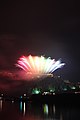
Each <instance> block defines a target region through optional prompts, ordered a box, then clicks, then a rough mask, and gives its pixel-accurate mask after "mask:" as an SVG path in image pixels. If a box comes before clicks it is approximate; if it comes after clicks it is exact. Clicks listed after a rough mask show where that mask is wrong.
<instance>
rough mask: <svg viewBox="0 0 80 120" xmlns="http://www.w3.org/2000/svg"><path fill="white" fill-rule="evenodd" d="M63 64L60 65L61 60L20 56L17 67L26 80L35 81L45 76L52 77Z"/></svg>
mask: <svg viewBox="0 0 80 120" xmlns="http://www.w3.org/2000/svg"><path fill="white" fill-rule="evenodd" d="M64 65H65V63H61V60H60V59H59V60H58V61H55V59H51V58H50V57H48V58H45V57H44V56H32V55H29V56H22V57H21V58H20V59H19V60H18V63H17V64H16V66H17V67H20V68H21V69H22V70H24V71H25V73H26V78H28V77H29V78H31V79H36V78H44V77H47V76H51V77H52V76H53V72H54V71H55V70H57V69H58V68H61V67H62V66H64Z"/></svg>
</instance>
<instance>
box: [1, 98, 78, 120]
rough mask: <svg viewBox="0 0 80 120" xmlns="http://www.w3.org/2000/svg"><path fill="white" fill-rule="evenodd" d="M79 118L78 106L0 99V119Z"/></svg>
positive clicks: (69, 119)
mask: <svg viewBox="0 0 80 120" xmlns="http://www.w3.org/2000/svg"><path fill="white" fill-rule="evenodd" d="M76 119H77V120H80V108H79V107H65V106H58V105H55V104H47V103H45V104H31V103H27V102H25V101H20V102H11V101H2V100H0V120H76Z"/></svg>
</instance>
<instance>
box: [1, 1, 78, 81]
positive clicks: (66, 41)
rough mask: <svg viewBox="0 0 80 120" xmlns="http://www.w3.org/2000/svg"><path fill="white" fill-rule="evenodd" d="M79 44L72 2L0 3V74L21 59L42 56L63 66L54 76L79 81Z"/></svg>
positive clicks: (11, 67) (76, 17) (74, 9)
mask: <svg viewBox="0 0 80 120" xmlns="http://www.w3.org/2000/svg"><path fill="white" fill-rule="evenodd" d="M79 41H80V10H79V4H78V3H77V2H75V1H73V0H70V1H68V0H67V1H64V0H62V1H53V0H49V1H48V0H46V1H43V0H42V1H41V0H40V1H39V0H28V1H27V0H26V1H19V2H17V1H16V2H15V1H14V2H12V1H9V2H8V1H6V2H4V1H2V2H1V3H0V71H2V70H14V69H15V65H14V64H15V63H16V62H17V59H18V58H19V57H20V56H22V55H29V54H32V55H45V56H46V57H49V56H50V57H51V58H55V59H56V60H58V59H59V58H62V62H65V63H66V65H65V66H64V67H63V68H62V69H60V70H58V71H56V74H59V75H61V76H62V77H63V78H64V79H69V80H70V81H73V82H74V81H80V72H79V70H80V69H79V66H80V62H79V61H80V53H79V51H80V44H79ZM0 82H1V80H0Z"/></svg>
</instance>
